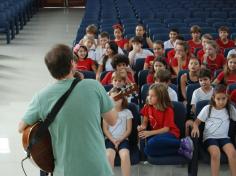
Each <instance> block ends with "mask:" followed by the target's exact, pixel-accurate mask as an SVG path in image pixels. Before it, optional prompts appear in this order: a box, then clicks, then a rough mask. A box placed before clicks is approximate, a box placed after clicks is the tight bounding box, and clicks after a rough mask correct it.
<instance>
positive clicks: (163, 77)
mask: <svg viewBox="0 0 236 176" xmlns="http://www.w3.org/2000/svg"><path fill="white" fill-rule="evenodd" d="M154 81H155V83H163V84H165V85H166V86H167V91H168V94H169V96H170V100H171V101H178V97H177V93H176V91H175V90H173V89H172V88H171V87H170V86H169V84H170V82H171V73H170V71H169V70H167V69H165V70H158V71H157V72H156V73H155V75H154Z"/></svg>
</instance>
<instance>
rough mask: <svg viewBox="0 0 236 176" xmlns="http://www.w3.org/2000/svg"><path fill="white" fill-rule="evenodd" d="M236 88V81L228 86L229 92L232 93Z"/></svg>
mask: <svg viewBox="0 0 236 176" xmlns="http://www.w3.org/2000/svg"><path fill="white" fill-rule="evenodd" d="M235 89H236V83H233V84H230V85H228V87H227V92H228V93H231V92H232V91H233V90H235Z"/></svg>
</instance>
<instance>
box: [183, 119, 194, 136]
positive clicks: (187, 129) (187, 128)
mask: <svg viewBox="0 0 236 176" xmlns="http://www.w3.org/2000/svg"><path fill="white" fill-rule="evenodd" d="M192 126H193V120H187V121H186V123H185V136H189V135H190V134H189V127H192Z"/></svg>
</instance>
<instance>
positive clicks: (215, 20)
mask: <svg viewBox="0 0 236 176" xmlns="http://www.w3.org/2000/svg"><path fill="white" fill-rule="evenodd" d="M205 22H206V23H209V25H212V24H213V23H215V22H225V19H223V18H206V19H205Z"/></svg>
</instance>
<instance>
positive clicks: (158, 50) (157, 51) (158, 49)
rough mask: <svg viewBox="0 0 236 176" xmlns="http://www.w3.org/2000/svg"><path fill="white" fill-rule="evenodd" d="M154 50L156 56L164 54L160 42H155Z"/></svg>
mask: <svg viewBox="0 0 236 176" xmlns="http://www.w3.org/2000/svg"><path fill="white" fill-rule="evenodd" d="M153 52H154V55H155V56H156V57H158V56H161V55H163V53H164V48H162V46H161V45H160V44H156V43H154V44H153Z"/></svg>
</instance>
